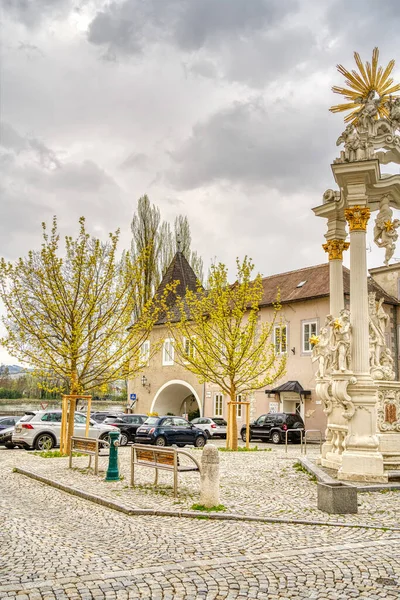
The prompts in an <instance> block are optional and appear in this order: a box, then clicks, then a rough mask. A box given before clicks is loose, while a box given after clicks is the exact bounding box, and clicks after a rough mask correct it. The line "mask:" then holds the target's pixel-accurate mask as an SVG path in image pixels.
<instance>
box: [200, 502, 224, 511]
mask: <svg viewBox="0 0 400 600" xmlns="http://www.w3.org/2000/svg"><path fill="white" fill-rule="evenodd" d="M192 510H201V511H202V512H224V511H225V510H226V506H224V505H223V504H218V505H217V506H212V507H211V508H207V507H206V506H204V504H193V505H192Z"/></svg>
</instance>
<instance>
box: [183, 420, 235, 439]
mask: <svg viewBox="0 0 400 600" xmlns="http://www.w3.org/2000/svg"><path fill="white" fill-rule="evenodd" d="M191 423H193V425H195V426H196V427H198V428H199V429H202V430H203V431H205V433H206V434H207V437H208V439H210V438H212V437H222V438H226V425H227V423H226V421H225V419H222V418H221V417H213V418H212V419H211V418H210V417H199V418H198V419H193V421H191Z"/></svg>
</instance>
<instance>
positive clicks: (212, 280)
mask: <svg viewBox="0 0 400 600" xmlns="http://www.w3.org/2000/svg"><path fill="white" fill-rule="evenodd" d="M253 269H254V265H253V263H252V261H251V260H249V259H248V258H247V257H245V259H244V260H243V262H242V263H240V261H239V260H238V261H237V280H236V282H235V283H234V284H233V285H230V284H229V282H228V271H227V268H226V267H225V265H223V264H221V263H220V264H218V265H213V266H212V267H211V271H210V276H209V281H208V289H207V290H204V289H203V288H202V286H201V285H200V284H199V285H198V289H197V291H196V292H193V291H190V290H187V291H186V294H185V296H184V297H178V298H177V300H176V303H175V305H174V307H173V308H172V309H168V311H167V312H168V328H169V330H170V333H171V336H172V337H173V339H174V344H175V356H176V360H177V362H179V364H181V365H182V366H184V367H185V368H186V369H188V370H189V371H191V372H192V373H194V374H195V375H197V377H198V380H199V382H200V383H204V382H211V383H214V384H216V385H217V386H218V387H219V388H220V390H221V391H222V392H223V393H224V394H225V395H226V396H227V397H228V398H229V400H230V401H231V402H236V401H237V398H238V397H239V396H241V398H242V399H244V398H247V397H248V396H249V394H250V393H251V392H254V391H255V390H258V389H260V388H263V387H264V386H267V385H270V384H271V383H273V382H274V381H275V380H276V379H278V378H279V377H281V376H282V375H283V373H284V371H285V366H286V359H285V357H284V356H277V355H276V353H275V347H274V344H273V342H272V335H271V334H272V332H273V327H274V324H275V322H276V320H277V317H278V312H279V309H280V306H279V303H278V302H277V303H276V304H275V305H274V306H273V308H272V311H273V312H272V319H271V321H269V322H262V321H261V319H260V308H259V306H260V303H261V300H262V296H263V286H262V279H261V276H260V275H257V276H256V277H253V276H252V272H253ZM166 310H167V309H166ZM228 414H230V415H232V416H231V419H232V422H231V423H228V430H230V431H231V432H232V436H231V437H230V439H229V438H228V447H230V448H231V449H233V450H236V449H237V438H238V434H237V422H236V410H232V411H229V413H228Z"/></svg>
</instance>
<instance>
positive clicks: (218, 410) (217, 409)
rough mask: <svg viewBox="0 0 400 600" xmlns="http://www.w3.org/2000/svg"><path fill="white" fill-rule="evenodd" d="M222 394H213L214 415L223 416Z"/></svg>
mask: <svg viewBox="0 0 400 600" xmlns="http://www.w3.org/2000/svg"><path fill="white" fill-rule="evenodd" d="M223 399H224V396H223V394H214V416H215V417H222V416H223Z"/></svg>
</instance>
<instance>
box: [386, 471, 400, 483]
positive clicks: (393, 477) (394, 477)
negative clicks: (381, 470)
mask: <svg viewBox="0 0 400 600" xmlns="http://www.w3.org/2000/svg"><path fill="white" fill-rule="evenodd" d="M388 480H389V481H400V469H399V470H398V471H388Z"/></svg>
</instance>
